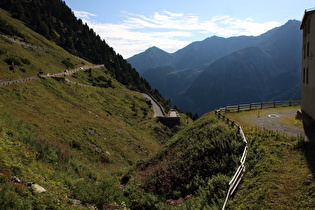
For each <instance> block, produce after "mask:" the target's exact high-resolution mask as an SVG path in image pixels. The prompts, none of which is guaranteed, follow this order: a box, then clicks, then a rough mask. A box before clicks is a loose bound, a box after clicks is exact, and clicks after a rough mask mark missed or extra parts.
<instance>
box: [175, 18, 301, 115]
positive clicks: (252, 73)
mask: <svg viewBox="0 0 315 210" xmlns="http://www.w3.org/2000/svg"><path fill="white" fill-rule="evenodd" d="M298 28H299V22H298V21H289V22H288V23H286V24H285V25H284V26H282V27H279V28H277V30H276V31H275V32H273V34H272V35H271V36H269V37H268V39H267V40H264V41H263V42H261V43H260V44H259V45H257V46H253V47H248V48H244V49H241V50H238V51H235V52H234V53H231V54H230V55H227V56H224V57H222V58H221V59H218V60H217V61H215V62H214V63H212V64H211V65H210V66H209V67H208V68H206V69H205V70H204V71H203V72H202V73H201V74H200V75H199V76H198V78H196V79H195V80H194V82H193V83H192V84H191V86H190V87H189V88H188V89H187V91H186V92H185V93H184V94H181V95H177V96H176V97H174V99H173V103H175V104H178V105H179V106H180V107H181V108H182V109H184V110H186V109H189V110H192V111H194V112H197V113H198V114H202V113H205V112H207V111H210V110H212V109H215V108H217V107H221V106H225V105H233V104H241V103H249V102H259V101H270V100H272V99H274V98H278V99H285V100H289V99H300V93H299V92H300V91H299V90H300V85H299V84H300V79H301V73H300V66H301V32H300V31H299V30H298ZM297 86H298V88H294V87H297ZM293 88H294V89H293ZM292 91H295V92H292ZM289 92H290V95H288V94H287V93H289ZM283 97H287V98H283Z"/></svg>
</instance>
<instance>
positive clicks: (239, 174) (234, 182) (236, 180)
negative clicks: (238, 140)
mask: <svg viewBox="0 0 315 210" xmlns="http://www.w3.org/2000/svg"><path fill="white" fill-rule="evenodd" d="M294 105H301V101H300V100H289V101H272V102H260V103H250V104H239V105H235V106H226V107H223V108H219V109H217V110H215V114H216V115H217V116H218V118H219V119H222V120H223V121H225V122H226V123H228V124H230V125H231V126H232V127H234V126H236V127H238V130H239V133H240V135H241V137H242V139H243V142H244V143H245V148H244V151H243V154H242V157H241V159H240V165H239V167H238V168H237V170H236V172H235V174H234V176H233V177H232V179H231V181H230V182H229V189H228V192H227V195H226V198H225V201H224V204H223V207H222V210H224V209H225V208H226V205H227V203H228V201H229V199H230V197H231V196H232V195H233V194H234V192H235V190H236V189H237V187H238V185H239V184H240V182H241V180H242V178H243V176H244V173H245V162H246V158H247V152H248V145H247V140H246V137H245V134H244V132H243V129H242V127H241V126H239V125H237V124H236V123H235V122H234V121H232V120H230V119H229V118H228V117H226V116H225V115H224V113H229V112H240V111H247V110H254V109H262V108H267V107H272V108H276V107H278V106H294Z"/></svg>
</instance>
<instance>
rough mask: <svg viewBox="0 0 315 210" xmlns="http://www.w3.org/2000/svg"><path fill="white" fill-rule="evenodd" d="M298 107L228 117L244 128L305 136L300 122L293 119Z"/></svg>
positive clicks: (271, 109) (232, 114)
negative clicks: (251, 127) (256, 128)
mask: <svg viewBox="0 0 315 210" xmlns="http://www.w3.org/2000/svg"><path fill="white" fill-rule="evenodd" d="M299 108H300V107H298V106H294V107H280V108H268V109H262V110H261V109H259V110H253V111H248V112H247V111H244V112H240V113H229V114H227V116H228V117H230V118H231V119H234V120H235V121H237V122H238V123H240V124H241V125H244V126H254V127H259V128H265V129H268V130H273V131H275V132H279V133H284V134H286V135H289V136H301V135H302V136H305V133H304V129H303V125H302V122H301V121H300V120H297V119H295V116H296V114H297V110H298V109H299Z"/></svg>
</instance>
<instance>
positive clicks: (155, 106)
mask: <svg viewBox="0 0 315 210" xmlns="http://www.w3.org/2000/svg"><path fill="white" fill-rule="evenodd" d="M142 95H143V96H144V97H145V98H147V99H149V100H150V101H151V103H152V105H153V109H154V117H164V111H163V110H162V108H161V106H160V105H159V104H158V103H157V102H156V101H155V100H154V99H153V98H152V97H151V96H149V95H148V94H146V93H142Z"/></svg>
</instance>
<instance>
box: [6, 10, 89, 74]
mask: <svg viewBox="0 0 315 210" xmlns="http://www.w3.org/2000/svg"><path fill="white" fill-rule="evenodd" d="M0 19H1V20H2V21H4V22H5V23H7V24H8V25H10V26H11V27H12V28H13V30H15V31H17V32H18V33H19V36H15V37H13V38H15V39H17V40H20V41H23V42H27V43H30V44H32V45H34V46H38V47H41V48H45V49H46V50H34V49H32V48H28V47H25V48H24V47H21V46H20V45H18V44H16V43H13V42H12V41H10V40H8V39H6V38H4V37H2V36H0V80H1V79H2V80H3V79H4V80H7V79H14V78H19V77H27V76H33V75H36V74H38V72H39V71H40V70H42V71H43V72H44V73H53V72H60V71H63V70H65V69H67V68H68V67H67V66H65V64H63V63H62V61H63V60H68V61H69V62H71V63H72V64H73V65H74V66H75V67H78V66H83V65H88V64H89V63H88V62H87V61H84V60H82V59H79V58H77V57H74V56H72V55H70V54H69V53H67V52H66V51H65V50H63V49H62V48H60V47H59V46H57V45H56V44H54V43H52V42H50V41H48V40H46V39H45V38H43V37H42V36H41V35H39V34H37V33H36V32H34V31H32V30H30V29H29V28H28V27H26V26H25V25H24V24H23V23H22V22H21V21H19V20H16V19H14V18H11V17H10V15H9V14H8V13H7V12H6V11H5V10H3V9H0ZM12 58H15V59H17V60H18V61H20V63H21V65H16V68H15V72H13V71H10V70H9V65H8V64H7V63H6V62H5V60H6V59H12ZM23 59H26V60H28V61H29V62H30V63H28V62H25V63H23ZM16 64H17V63H16ZM22 70H23V71H24V70H25V72H23V71H22Z"/></svg>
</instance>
